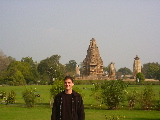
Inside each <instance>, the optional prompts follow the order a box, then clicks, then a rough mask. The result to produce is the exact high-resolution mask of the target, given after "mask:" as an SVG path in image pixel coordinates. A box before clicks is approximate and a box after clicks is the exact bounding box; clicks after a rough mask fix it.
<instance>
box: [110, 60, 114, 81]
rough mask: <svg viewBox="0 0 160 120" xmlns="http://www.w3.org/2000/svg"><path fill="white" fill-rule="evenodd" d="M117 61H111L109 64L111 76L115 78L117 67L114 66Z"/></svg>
mask: <svg viewBox="0 0 160 120" xmlns="http://www.w3.org/2000/svg"><path fill="white" fill-rule="evenodd" d="M114 64H115V63H113V62H111V63H110V65H109V78H110V79H115V78H116V68H115V66H114Z"/></svg>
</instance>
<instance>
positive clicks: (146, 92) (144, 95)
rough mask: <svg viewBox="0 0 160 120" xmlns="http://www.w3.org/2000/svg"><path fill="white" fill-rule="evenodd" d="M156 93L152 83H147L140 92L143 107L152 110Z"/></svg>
mask: <svg viewBox="0 0 160 120" xmlns="http://www.w3.org/2000/svg"><path fill="white" fill-rule="evenodd" d="M154 99H155V94H154V91H153V88H152V86H151V85H146V86H145V87H144V89H143V91H142V92H141V94H140V99H139V103H140V106H141V108H142V109H144V110H150V109H152V107H153V102H154Z"/></svg>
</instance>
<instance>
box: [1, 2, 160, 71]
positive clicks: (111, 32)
mask: <svg viewBox="0 0 160 120" xmlns="http://www.w3.org/2000/svg"><path fill="white" fill-rule="evenodd" d="M92 38H95V39H96V42H97V45H98V47H99V51H100V56H101V58H102V60H103V63H104V66H107V65H108V64H109V63H110V62H114V63H115V67H116V69H117V70H118V69H119V68H121V67H127V68H130V69H131V70H132V69H133V61H134V58H135V56H136V55H138V56H139V57H140V60H141V64H142V65H143V64H145V63H148V62H159V63H160V0H0V50H1V51H3V52H4V54H6V55H7V56H12V57H14V58H16V60H21V58H22V57H28V56H29V57H32V58H33V60H34V61H37V62H40V61H41V60H43V59H46V58H47V57H50V56H52V55H55V54H58V55H60V56H61V59H60V62H61V63H62V64H66V63H68V62H69V60H75V61H76V62H77V63H78V64H80V62H82V61H83V60H84V58H85V57H86V54H87V49H88V46H89V43H90V40H91V39H92Z"/></svg>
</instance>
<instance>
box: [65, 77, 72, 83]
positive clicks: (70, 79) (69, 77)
mask: <svg viewBox="0 0 160 120" xmlns="http://www.w3.org/2000/svg"><path fill="white" fill-rule="evenodd" d="M67 79H70V80H71V81H72V82H73V78H72V77H71V76H66V77H65V78H64V81H65V80H67Z"/></svg>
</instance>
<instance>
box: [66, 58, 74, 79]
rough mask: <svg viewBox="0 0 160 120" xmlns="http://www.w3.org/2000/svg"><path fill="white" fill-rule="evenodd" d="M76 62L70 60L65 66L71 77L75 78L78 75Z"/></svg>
mask: <svg viewBox="0 0 160 120" xmlns="http://www.w3.org/2000/svg"><path fill="white" fill-rule="evenodd" d="M76 65H77V63H76V61H75V60H70V61H69V63H67V64H65V68H66V72H67V74H69V75H70V76H75V73H76Z"/></svg>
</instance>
